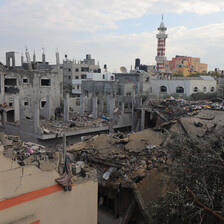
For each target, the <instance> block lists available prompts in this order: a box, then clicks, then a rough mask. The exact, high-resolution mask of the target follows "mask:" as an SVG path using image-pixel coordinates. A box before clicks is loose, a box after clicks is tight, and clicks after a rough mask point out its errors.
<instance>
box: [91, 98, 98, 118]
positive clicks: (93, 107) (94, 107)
mask: <svg viewBox="0 0 224 224" xmlns="http://www.w3.org/2000/svg"><path fill="white" fill-rule="evenodd" d="M92 112H93V119H97V113H98V105H97V96H96V95H95V94H93V96H92Z"/></svg>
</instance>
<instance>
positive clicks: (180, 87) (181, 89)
mask: <svg viewBox="0 0 224 224" xmlns="http://www.w3.org/2000/svg"><path fill="white" fill-rule="evenodd" d="M176 93H184V88H183V87H182V86H178V87H177V88H176Z"/></svg>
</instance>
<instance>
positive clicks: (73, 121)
mask: <svg viewBox="0 0 224 224" xmlns="http://www.w3.org/2000/svg"><path fill="white" fill-rule="evenodd" d="M69 117H70V120H69V121H68V122H64V120H63V118H58V119H57V120H55V119H51V120H47V119H41V120H40V127H41V129H42V130H43V133H44V134H53V133H54V134H55V133H56V134H57V133H62V132H64V131H78V130H82V129H86V128H97V127H103V126H108V123H109V120H107V119H103V118H98V119H95V120H93V117H92V115H91V114H89V115H88V114H86V115H85V116H80V115H79V114H77V113H74V112H70V116H69Z"/></svg>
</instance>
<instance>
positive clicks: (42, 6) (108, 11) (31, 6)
mask: <svg viewBox="0 0 224 224" xmlns="http://www.w3.org/2000/svg"><path fill="white" fill-rule="evenodd" d="M223 10H224V2H223V0H213V1H210V0H188V1H179V0H172V1H170V0H138V1H136V0H110V1H105V0H82V1H74V0H63V1H62V0H48V1H41V0H19V1H18V0H5V1H4V2H3V5H2V6H1V7H0V19H1V24H0V27H1V28H3V29H7V28H11V30H12V32H13V30H15V29H16V28H20V29H23V32H24V33H25V32H28V33H29V32H30V31H31V30H32V32H34V33H36V32H41V31H42V32H43V31H50V32H51V31H53V32H57V31H58V32H59V31H60V32H63V31H71V32H74V31H76V32H77V31H85V32H86V31H87V32H94V31H96V30H102V29H105V28H109V29H111V28H112V29H114V28H116V27H117V22H118V21H121V20H126V19H130V18H140V17H142V16H143V15H144V14H146V13H161V12H164V13H166V12H167V13H168V12H169V13H170V12H175V13H183V12H186V11H187V12H194V13H198V14H208V13H215V12H219V11H223Z"/></svg>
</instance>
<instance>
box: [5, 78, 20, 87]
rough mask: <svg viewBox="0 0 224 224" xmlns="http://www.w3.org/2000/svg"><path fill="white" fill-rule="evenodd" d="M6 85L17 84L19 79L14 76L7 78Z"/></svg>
mask: <svg viewBox="0 0 224 224" xmlns="http://www.w3.org/2000/svg"><path fill="white" fill-rule="evenodd" d="M5 85H6V86H17V80H16V79H13V78H7V79H5Z"/></svg>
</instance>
